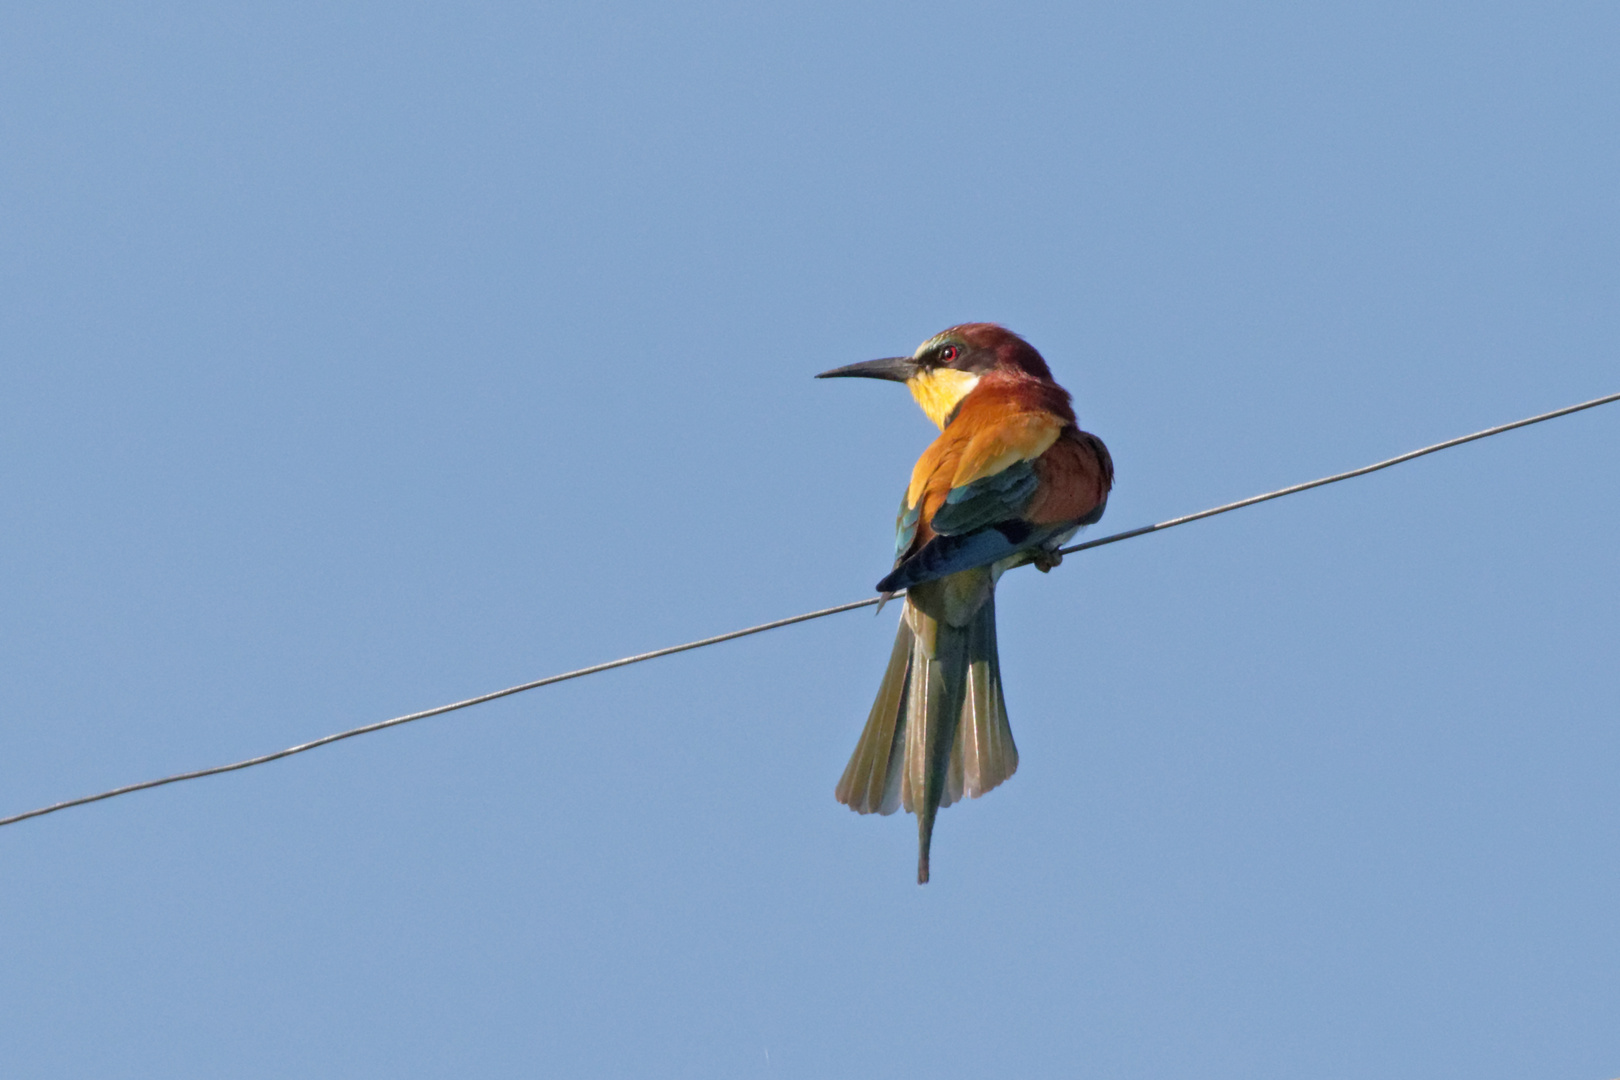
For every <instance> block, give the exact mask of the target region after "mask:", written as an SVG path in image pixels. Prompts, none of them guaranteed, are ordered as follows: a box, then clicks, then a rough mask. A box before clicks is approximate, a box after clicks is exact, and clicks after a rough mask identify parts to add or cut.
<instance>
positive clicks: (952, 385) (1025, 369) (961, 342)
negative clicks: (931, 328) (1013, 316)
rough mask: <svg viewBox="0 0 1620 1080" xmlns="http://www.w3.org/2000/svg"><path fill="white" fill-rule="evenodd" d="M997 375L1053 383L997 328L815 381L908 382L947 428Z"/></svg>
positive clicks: (969, 326) (964, 331)
mask: <svg viewBox="0 0 1620 1080" xmlns="http://www.w3.org/2000/svg"><path fill="white" fill-rule="evenodd" d="M992 371H1008V372H1018V373H1021V374H1023V375H1025V376H1028V377H1033V378H1036V379H1040V380H1042V381H1044V382H1050V381H1051V379H1052V373H1051V372H1050V371H1049V370H1047V367H1046V361H1045V360H1042V359H1041V354H1040V353H1038V352H1036V351H1035V347H1034V346H1032V345H1031V344H1030V343H1029V342H1027V341H1025V340H1024V339H1023V338H1021V337H1019V336H1018V335H1017V334H1015V333H1013V332H1012V331H1011V330H1008V329H1006V328H1005V327H1001V326H997V325H996V324H994V323H963V324H962V325H961V326H953V327H951V328H950V329H949V330H946V331H944V332H943V333H939V334H935V335H934V336H933V337H931V338H929V339H928V340H927V341H925V342H923V343H922V344H921V345H919V346H917V351H916V352H914V353H912V354H911V355H910V356H889V357H884V358H883V359H881V360H866V361H863V362H862V363H859V364H849V365H847V366H845V367H841V368H833V369H832V370H831V371H823V372H822V373H821V374H820V375H817V376H816V378H818V379H837V378H844V377H846V376H852V377H858V378H865V379H888V380H890V381H891V382H903V383H905V384H906V388H907V389H909V390H910V391H911V396H912V397H914V398H916V399H917V404H918V405H920V406H922V411H923V412H925V413H927V414H928V419H930V420H932V421H933V422H934V423H936V424H938V425H939V426H940V427H941V428H943V427H944V426H945V424H946V422H947V421H948V420H949V419H950V417H951V414H952V413H954V412H955V411H956V407H957V406H958V405H960V404H961V403H962V399H963V398H965V397H967V396H968V394H970V393H972V392H973V388H974V387H975V386H977V385H979V380H980V379H981V378H982V377H984V376H985V375H988V374H989V373H990V372H992Z"/></svg>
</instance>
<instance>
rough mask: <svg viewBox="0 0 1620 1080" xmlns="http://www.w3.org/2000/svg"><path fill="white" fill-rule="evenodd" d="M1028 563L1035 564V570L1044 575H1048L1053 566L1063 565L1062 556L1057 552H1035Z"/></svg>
mask: <svg viewBox="0 0 1620 1080" xmlns="http://www.w3.org/2000/svg"><path fill="white" fill-rule="evenodd" d="M1030 561H1031V562H1033V563H1034V564H1035V569H1037V570H1039V571H1040V572H1041V573H1043V574H1046V573H1050V572H1051V570H1052V568H1053V567H1054V566H1062V565H1063V555H1062V553H1061V552H1057V551H1037V552H1036V553H1035V557H1034V558H1033V559H1031V560H1030Z"/></svg>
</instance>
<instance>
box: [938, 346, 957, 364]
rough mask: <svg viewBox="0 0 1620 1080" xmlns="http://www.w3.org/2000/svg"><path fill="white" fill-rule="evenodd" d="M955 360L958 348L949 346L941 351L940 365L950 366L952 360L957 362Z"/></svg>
mask: <svg viewBox="0 0 1620 1080" xmlns="http://www.w3.org/2000/svg"><path fill="white" fill-rule="evenodd" d="M955 359H956V346H955V345H947V346H945V347H944V348H943V349H941V350H939V362H940V363H942V364H948V363H950V362H951V361H952V360H955Z"/></svg>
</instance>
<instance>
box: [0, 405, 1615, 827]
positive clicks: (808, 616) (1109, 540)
mask: <svg viewBox="0 0 1620 1080" xmlns="http://www.w3.org/2000/svg"><path fill="white" fill-rule="evenodd" d="M1611 401H1620V394H1610V395H1608V396H1607V397H1600V398H1593V399H1592V400H1591V401H1584V402H1582V403H1581V404H1579V405H1570V406H1568V407H1566V408H1562V409H1554V410H1553V411H1552V412H1547V413H1542V414H1541V415H1539V416H1532V417H1529V418H1527V419H1524V420H1515V421H1514V422H1513V423H1511V424H1502V425H1500V426H1498V427H1493V428H1486V429H1485V430H1484V431H1476V432H1474V433H1473V434H1472V435H1464V436H1462V437H1461V438H1457V439H1447V440H1446V441H1445V442H1439V443H1435V444H1434V445H1433V446H1425V447H1424V448H1423V449H1421V450H1413V451H1411V452H1410V453H1405V454H1401V455H1399V456H1398V457H1392V458H1389V459H1387V460H1385V461H1380V462H1377V463H1376V464H1373V465H1365V466H1363V467H1361V468H1359V469H1351V470H1350V471H1349V472H1342V473H1336V474H1334V475H1333V476H1324V477H1322V478H1321V479H1320V480H1311V481H1308V482H1306V483H1303V484H1295V485H1293V486H1292V487H1285V488H1278V489H1277V490H1276V491H1268V492H1266V493H1265V494H1264V495H1253V496H1250V497H1249V498H1247V499H1240V500H1238V501H1237V502H1233V503H1227V504H1225V505H1224V506H1216V507H1213V508H1211V509H1209V510H1200V511H1199V512H1198V513H1196V514H1187V515H1185V516H1184V517H1178V518H1171V519H1170V520H1169V521H1161V522H1159V523H1158V524H1157V525H1144V526H1142V527H1141V528H1139V529H1131V530H1129V531H1127V532H1122V533H1114V534H1113V535H1112V536H1104V537H1102V538H1101V539H1098V540H1088V541H1086V542H1085V543H1083V544H1075V545H1073V546H1072V547H1066V548H1064V549H1062V551H1061V554H1064V555H1070V554H1073V553H1074V552H1077V551H1084V550H1086V549H1087V548H1094V547H1102V546H1103V545H1104V544H1117V543H1118V542H1119V541H1121V540H1130V539H1132V538H1133V537H1137V536H1145V535H1147V534H1148V533H1151V532H1159V531H1161V530H1163V529H1172V528H1175V527H1176V526H1177V525H1185V524H1187V523H1188V522H1190V521H1199V520H1201V519H1203V518H1207V517H1214V516H1215V515H1216V514H1224V513H1226V512H1227V511H1229V510H1238V509H1241V508H1242V507H1245V506H1253V505H1254V504H1255V503H1263V502H1267V501H1269V500H1271V499H1280V498H1282V497H1283V496H1284V495H1293V494H1295V493H1297V492H1301V491H1307V490H1309V489H1311V488H1316V487H1322V486H1324V485H1326V484H1335V483H1338V482H1339V481H1340V480H1349V479H1350V478H1351V477H1355V476H1365V475H1366V474H1368V473H1371V472H1377V471H1378V470H1379V469H1387V468H1389V467H1390V466H1391V465H1399V464H1400V463H1401V462H1403V461H1411V460H1412V459H1413V458H1419V457H1422V456H1423V455H1425V454H1433V453H1435V452H1437V451H1440V450H1445V449H1448V448H1450V447H1453V446H1461V445H1462V444H1463V443H1466V442H1473V441H1474V440H1475V439H1485V438H1489V437H1490V436H1492V435H1500V434H1501V433H1502V432H1504V431H1512V430H1513V429H1514V428H1521V427H1528V426H1529V425H1531V424H1539V423H1541V422H1542V421H1543V420H1552V419H1555V418H1557V417H1560V416H1568V415H1569V414H1570V413H1577V412H1580V411H1581V410H1582V409H1591V408H1594V407H1596V406H1598V405H1607V404H1608V403H1609V402H1611ZM882 599H883V598H882V597H878V596H874V597H870V598H869V599H866V600H854V601H851V602H850V603H847V604H839V605H837V606H836V607H830V608H822V609H821V610H820V611H809V612H806V613H805V614H803V615H794V616H792V617H790V618H786V619H776V620H775V621H773V622H767V623H760V624H759V625H758V626H750V627H748V628H747V629H745V630H733V631H731V632H730V633H727V634H716V635H715V636H714V637H706V638H701V639H699V640H697V641H688V642H687V643H686V644H684V645H670V646H668V647H667V648H663V649H654V650H653V651H652V652H644V653H638V654H636V655H635V656H626V657H623V658H621V659H619V660H609V661H607V662H606V663H602V664H593V665H591V666H590V667H583V668H579V669H577V670H575V671H565V672H563V673H562V674H561V675H549V676H547V677H546V678H544V679H536V680H534V681H533V682H526V683H520V684H518V685H517V686H509V687H507V688H506V689H505V690H496V691H495V692H493V693H489V694H480V695H479V696H477V697H470V698H467V699H466V700H464V701H457V702H453V703H451V704H449V705H440V706H439V707H438V708H436V709H424V710H422V711H421V712H414V713H407V714H406V715H404V716H396V717H394V718H393V719H392V720H380V721H378V722H377V723H375V724H366V725H364V726H363V727H357V728H350V729H349V730H348V731H340V732H338V733H337V734H335V735H327V736H325V737H323V738H319V739H314V740H312V741H310V742H306V743H299V744H298V745H297V746H289V747H288V748H287V749H285V750H277V751H276V752H275V753H272V754H261V755H260V756H258V757H251V758H247V759H245V760H243V761H236V762H232V763H231V764H229V765H216V766H214V767H213V768H211V769H197V770H195V771H194V772H183V773H176V774H175V775H173V776H165V777H163V778H161V779H158V780H144V781H142V782H141V783H139V784H126V785H125V786H123V787H117V788H113V789H112V790H110V791H103V792H101V793H100V794H97V795H86V796H84V797H83V798H79V799H68V800H66V801H64V802H59V803H52V804H51V805H50V806H42V807H40V808H39V809H37V810H26V811H24V812H23V813H20V814H13V815H12V816H11V817H7V818H0V826H5V825H14V824H16V823H17V822H19V821H26V820H28V819H29V818H36V817H41V816H43V815H45V814H54V813H55V812H56V811H58V810H66V809H68V808H69V807H73V806H84V805H85V804H86V803H93V802H100V801H101V800H102V799H110V798H112V797H113V796H115V795H128V794H129V793H130V792H132V791H145V790H146V789H147V788H155V787H162V786H163V785H165V784H177V783H179V782H180V781H182V780H198V779H201V778H202V777H204V776H217V775H218V774H220V773H228V772H235V771H236V770H237V769H247V768H251V767H252V766H254V765H264V764H266V763H268V762H271V761H276V760H278V759H280V758H284V757H291V756H292V755H294V754H302V753H303V752H304V751H306V750H313V749H315V748H316V747H318V746H326V745H328V744H330V743H335V742H341V741H342V740H344V739H352V738H354V737H355V736H356V735H367V734H370V733H371V732H373V731H381V730H383V729H384V728H391V727H398V726H399V725H400V724H408V723H410V722H411V721H413V720H425V719H427V718H428V717H430V716H442V715H443V714H445V713H448V712H455V711H456V710H457V709H466V708H470V707H471V706H473V705H482V704H483V703H484V702H486V701H494V700H496V699H497V698H503V697H510V696H511V695H513V694H521V693H523V692H524V691H525V690H538V689H539V688H540V687H542V686H551V685H552V684H554V683H560V682H567V681H568V680H569V679H578V678H581V677H583V676H586V675H595V674H596V673H598V672H601V671H609V670H611V669H613V668H619V667H627V666H628V665H630V664H639V663H641V662H642V661H643V660H656V659H658V658H659V657H660V656H673V655H674V654H676V653H681V652H687V651H688V650H691V649H702V648H705V647H707V646H709V645H718V644H720V643H721V642H722V641H733V640H735V639H737V638H741V637H748V636H749V635H750V634H762V633H764V632H765V631H767V630H776V629H778V628H780V627H783V626H792V625H793V624H794V623H802V622H809V621H810V620H812V619H821V618H825V617H826V616H828V615H837V614H839V613H841V612H845V611H854V610H856V609H857V608H864V607H873V606H875V605H877V604H879V603H881V602H882Z"/></svg>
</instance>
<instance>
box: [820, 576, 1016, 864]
mask: <svg viewBox="0 0 1620 1080" xmlns="http://www.w3.org/2000/svg"><path fill="white" fill-rule="evenodd" d="M924 591H925V590H924V589H923V588H919V589H915V590H913V592H915V593H924ZM934 599H935V598H933V597H930V596H927V595H926V594H925V595H922V596H918V597H916V598H913V597H912V596H908V597H907V599H906V606H905V612H904V614H903V615H902V617H901V619H900V631H899V633H898V634H897V635H896V636H895V641H894V650H893V652H892V653H890V655H889V666H888V670H887V671H885V672H884V675H883V683H882V685H881V686H880V687H879V688H878V695H877V700H876V701H875V702H873V704H872V712H871V715H870V716H869V717H868V718H867V721H866V728H865V730H864V731H862V732H861V738H860V741H859V742H858V743H856V745H855V753H854V754H853V755H851V757H850V759H849V765H848V767H847V768H845V770H844V776H843V779H842V780H840V781H839V783H838V789H837V792H836V795H837V798H838V801H839V802H841V803H844V804H845V805H847V806H848V807H849V808H850V809H851V810H854V811H856V812H857V813H861V814H871V813H879V814H892V813H894V811H896V810H898V809H900V808H901V807H904V808H905V809H906V810H908V811H910V812H912V813H914V814H916V815H917V840H918V850H917V880H918V882H919V883H920V882H926V881H927V880H928V849H929V844H930V841H931V839H932V837H933V832H934V816H935V814H936V813H937V812H938V810H939V809H940V808H941V807H944V806H949V805H950V804H951V803H953V802H955V801H957V800H958V799H960V798H962V797H963V796H964V795H966V796H969V797H973V798H977V797H978V796H980V795H983V794H984V793H985V792H987V791H989V790H990V789H991V788H993V787H995V786H996V785H997V784H999V783H1001V782H1002V781H1003V780H1005V779H1007V777H1009V776H1011V775H1012V774H1013V772H1014V771H1016V770H1017V768H1018V748H1017V747H1016V746H1015V745H1014V744H1013V737H1012V728H1011V727H1010V726H1009V725H1008V723H1007V704H1006V701H1005V700H1004V699H1003V697H1002V692H1001V662H1000V660H999V658H998V657H997V655H996V605H995V594H994V589H993V587H991V588H989V589H987V590H985V592H984V598H983V601H982V603H978V604H977V605H975V606H974V608H973V610H972V611H971V613H970V614H967V615H966V618H965V619H964V620H962V622H963V625H955V624H953V622H952V621H949V620H948V619H947V618H944V617H941V616H944V615H948V614H950V612H948V611H947V610H945V609H946V608H948V607H951V606H954V605H950V604H940V603H936V602H932V601H933V600H934ZM919 603H920V604H921V606H919ZM924 607H926V608H928V609H929V611H925V610H924ZM930 611H932V612H934V614H930V613H929V612H930Z"/></svg>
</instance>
